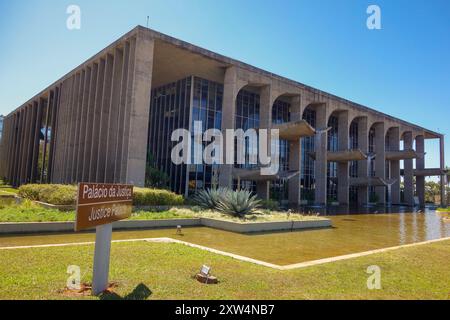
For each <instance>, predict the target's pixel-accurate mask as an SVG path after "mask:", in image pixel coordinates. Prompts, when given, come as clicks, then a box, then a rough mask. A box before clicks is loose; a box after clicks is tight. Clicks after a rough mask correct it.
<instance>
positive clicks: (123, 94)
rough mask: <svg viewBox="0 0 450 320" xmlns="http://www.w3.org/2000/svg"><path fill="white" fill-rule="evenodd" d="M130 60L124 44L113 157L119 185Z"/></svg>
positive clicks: (121, 180)
mask: <svg viewBox="0 0 450 320" xmlns="http://www.w3.org/2000/svg"><path fill="white" fill-rule="evenodd" d="M129 60H130V43H129V42H126V43H125V45H124V49H123V63H122V79H121V83H120V95H119V97H120V102H119V103H120V105H119V115H118V117H117V132H116V135H117V137H116V141H117V143H116V154H115V156H114V159H115V161H114V182H115V183H120V182H124V181H125V176H124V175H123V174H122V164H121V162H122V152H123V144H124V140H125V139H124V134H123V133H124V128H125V124H124V119H125V112H126V99H127V90H128V70H129Z"/></svg>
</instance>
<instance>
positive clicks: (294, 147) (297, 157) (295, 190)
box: [288, 96, 302, 205]
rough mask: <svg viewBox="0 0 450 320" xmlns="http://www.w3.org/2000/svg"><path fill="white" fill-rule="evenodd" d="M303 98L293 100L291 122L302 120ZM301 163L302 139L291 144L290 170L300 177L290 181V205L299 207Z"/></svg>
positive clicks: (298, 97)
mask: <svg viewBox="0 0 450 320" xmlns="http://www.w3.org/2000/svg"><path fill="white" fill-rule="evenodd" d="M301 109H302V108H301V97H300V96H297V97H294V98H292V99H291V110H290V112H291V121H298V120H301V119H302V112H301V111H302V110H301ZM301 163H302V142H301V138H300V139H298V141H295V142H290V144H289V170H296V171H298V172H299V174H298V176H295V177H293V178H292V179H290V180H289V181H288V198H289V203H290V204H294V205H299V204H300V203H301V192H300V190H301V188H300V184H301Z"/></svg>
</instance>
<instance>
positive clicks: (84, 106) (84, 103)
mask: <svg viewBox="0 0 450 320" xmlns="http://www.w3.org/2000/svg"><path fill="white" fill-rule="evenodd" d="M92 73H93V72H92V68H91V67H90V66H88V67H86V69H85V80H84V86H83V95H82V96H83V98H82V100H81V108H80V114H79V119H80V123H79V125H78V134H77V140H76V149H75V150H76V153H77V154H76V157H75V161H76V174H75V179H76V180H75V181H76V182H84V181H83V170H84V151H85V148H84V147H85V142H86V135H87V130H86V124H87V123H88V108H89V96H90V90H91V82H92Z"/></svg>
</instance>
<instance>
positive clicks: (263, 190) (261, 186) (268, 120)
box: [256, 85, 274, 200]
mask: <svg viewBox="0 0 450 320" xmlns="http://www.w3.org/2000/svg"><path fill="white" fill-rule="evenodd" d="M273 101H274V99H273V97H272V89H271V86H270V85H267V86H264V87H263V88H262V89H261V92H260V101H259V104H260V115H259V127H260V128H261V129H267V134H268V135H269V136H268V137H267V151H268V153H269V154H270V152H271V139H270V132H269V130H270V128H271V127H272V106H273ZM256 193H257V194H258V196H259V198H261V199H264V200H269V199H270V181H267V180H266V181H259V182H257V183H256Z"/></svg>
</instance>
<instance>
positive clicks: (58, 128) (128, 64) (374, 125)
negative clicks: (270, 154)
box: [0, 27, 445, 205]
mask: <svg viewBox="0 0 450 320" xmlns="http://www.w3.org/2000/svg"><path fill="white" fill-rule="evenodd" d="M189 77H191V78H189ZM194 77H200V78H202V79H207V80H208V81H214V82H215V83H217V84H218V85H220V87H221V94H222V91H223V94H222V95H221V111H220V112H221V122H220V128H221V130H222V131H223V130H225V129H234V128H235V127H236V117H237V116H238V115H237V109H236V105H237V99H238V97H239V94H240V93H242V92H243V91H245V90H247V91H248V92H250V93H252V94H255V95H257V98H258V99H259V100H258V107H259V114H258V120H259V126H258V128H257V129H270V128H272V127H274V124H275V122H274V121H275V119H273V106H274V105H275V103H276V102H277V101H280V100H282V101H283V103H285V104H286V105H289V117H288V120H285V122H286V124H288V125H292V134H291V135H286V139H287V141H288V145H289V156H288V160H287V162H288V167H289V171H294V172H297V173H298V174H296V175H295V174H294V175H289V179H287V180H288V181H287V182H286V183H287V186H288V187H287V189H288V191H287V195H286V198H287V200H288V201H289V202H290V203H294V204H295V203H301V202H302V199H304V197H305V195H302V190H304V191H305V192H306V191H308V190H310V191H312V192H311V198H313V199H312V200H311V201H312V202H314V203H315V204H318V205H325V204H327V203H328V202H329V201H330V199H333V200H334V201H338V202H339V203H341V204H349V202H350V198H352V199H353V196H352V197H351V196H350V192H354V193H355V197H357V202H358V203H359V204H365V203H368V202H370V201H371V199H372V198H377V199H378V202H379V203H381V204H386V203H391V204H400V203H405V204H408V205H414V203H415V197H417V198H418V200H419V202H420V204H421V205H423V204H424V201H425V197H424V188H425V186H424V181H425V180H424V179H425V176H427V175H437V176H440V177H441V180H442V183H443V185H444V183H445V172H444V165H445V161H444V137H443V136H442V135H441V134H439V133H436V132H433V131H430V130H427V129H425V128H422V127H420V126H417V125H414V124H411V123H408V122H406V121H404V120H401V119H397V118H394V117H391V116H389V115H386V114H384V113H381V112H378V111H376V110H374V109H370V108H368V107H365V106H362V105H359V104H356V103H353V102H351V101H348V100H345V99H343V98H340V97H337V96H334V95H331V94H329V93H326V92H323V91H321V90H318V89H315V88H312V87H309V86H306V85H304V84H301V83H298V82H295V81H292V80H289V79H286V78H283V77H280V76H277V75H274V74H272V73H269V72H266V71H264V70H261V69H258V68H255V67H253V66H250V65H248V64H245V63H242V62H239V61H236V60H233V59H230V58H227V57H224V56H221V55H219V54H216V53H213V52H211V51H208V50H205V49H202V48H199V47H196V46H194V45H192V44H189V43H186V42H183V41H181V40H178V39H175V38H172V37H169V36H167V35H164V34H161V33H159V32H156V31H153V30H150V29H146V28H143V27H136V28H135V29H133V30H132V31H130V32H129V33H127V34H126V35H124V36H123V37H121V38H120V39H119V40H117V41H116V42H114V43H113V44H111V45H110V46H108V47H107V48H106V49H104V50H102V51H101V52H100V53H98V54H97V55H95V56H94V57H92V58H90V59H89V60H87V61H86V62H85V63H83V64H82V65H80V66H79V67H77V68H76V69H75V70H73V71H71V72H69V73H68V74H67V75H65V76H64V77H63V78H62V79H60V80H58V81H56V82H55V83H54V84H52V85H51V86H49V87H48V88H46V89H45V90H43V91H42V92H40V93H39V94H38V95H36V96H35V97H33V98H32V99H30V100H29V101H27V102H26V103H25V104H23V105H22V106H20V107H19V108H17V109H16V110H15V111H13V112H12V113H10V114H9V115H7V116H6V117H5V119H4V125H3V132H2V134H3V139H2V142H1V146H0V148H1V149H0V150H1V152H0V175H1V176H2V177H4V178H5V179H6V180H7V181H9V182H10V183H12V184H13V185H15V186H18V185H21V184H25V183H31V182H41V183H45V182H52V183H76V182H82V181H83V182H106V183H108V182H110V183H113V182H121V183H132V184H135V185H137V186H143V185H144V184H145V171H146V165H147V161H148V155H147V151H148V143H149V141H150V140H149V132H151V130H152V129H153V128H152V125H151V124H152V119H153V118H152V117H153V116H152V107H151V106H152V103H153V102H152V96H151V93H152V89H154V88H159V87H161V86H163V85H166V84H169V83H174V82H175V81H178V80H180V79H185V78H187V79H192V81H194V80H195V79H194ZM189 81H191V80H189ZM189 83H190V82H189ZM191 90H192V92H193V90H194V89H193V88H191ZM153 98H154V97H153ZM191 100H192V101H191V102H190V103H191V109H192V104H194V103H195V101H194V99H193V97H192V95H191ZM174 110H175V109H174ZM307 110H308V112H309V114H313V115H314V122H315V123H314V125H312V124H311V121H309V120H308V119H306V118H305V114H306V112H307ZM174 112H175V111H174ZM169 113H170V112H169ZM169 113H168V114H169ZM170 119H172V118H170ZM170 119H169V120H170ZM169 120H168V121H169ZM188 120H189V121H191V120H192V111H191V115H190V116H189V119H188ZM332 120H333V121H332ZM174 123H175V121H173V123H172V124H173V125H174ZM305 123H308V124H309V125H311V126H312V127H313V129H314V132H315V136H314V137H312V136H311V134H307V133H304V132H306V131H302V130H301V128H303V127H304V126H305ZM330 123H331V124H332V126H330ZM352 124H355V125H357V130H355V132H357V134H356V133H355V135H354V136H350V133H349V132H350V127H351V125H352ZM331 127H332V128H334V129H331V130H330V128H331ZM305 139H310V140H308V141H311V144H310V145H308V144H306V143H305V141H306V140H305ZM311 139H312V140H311ZM426 139H439V140H440V154H441V159H440V160H441V166H440V168H426V167H425V160H424V150H425V149H424V147H425V140H426ZM350 141H354V143H353V145H357V148H356V149H357V151H358V152H359V154H362V155H364V157H363V158H361V157H358V156H357V154H358V153H355V152H353V153H352V152H347V151H356V150H350V149H355V148H350ZM401 141H402V142H403V148H400V146H401ZM161 143H162V142H161ZM311 146H313V147H311ZM311 151H313V153H314V157H315V159H314V160H313V161H312V160H311V161H310V160H309V159H307V160H305V158H307V157H308V154H307V152H309V153H310V152H311ZM411 151H415V152H414V154H415V156H411V155H410V154H411ZM408 152H409V153H408ZM388 154H390V155H391V157H390V158H389V157H388ZM392 154H393V156H392ZM223 156H224V158H225V157H226V156H227V155H226V154H224V155H223ZM367 157H369V158H371V157H373V160H370V159H369V160H367ZM331 159H334V160H332V161H331ZM414 160H415V161H414ZM310 162H311V163H313V165H312V166H311V168H309V167H308V170H309V169H311V172H309V171H308V173H306V169H305V168H302V164H305V163H310ZM352 162H353V163H354V164H356V163H357V165H356V166H353V168H355V171H356V172H355V173H353V176H352V177H350V175H351V173H350V163H352ZM414 162H415V164H416V167H415V168H414ZM402 165H403V168H404V170H403V171H402V170H400V168H401V166H402ZM312 167H313V168H312ZM164 170H169V169H168V168H165V169H164ZM234 171H235V168H233V166H231V165H221V166H220V168H219V177H218V181H219V182H218V184H219V185H221V186H227V187H233V184H234V183H235V181H234V180H235V179H233V172H234ZM330 171H331V172H334V171H336V172H335V175H334V174H332V173H331V174H330ZM170 172H172V171H170ZM174 172H176V171H174ZM402 173H403V175H402ZM306 174H309V175H310V176H311V179H310V183H309V185H308V188H309V189H308V190H307V188H306V187H305V186H306V182H305V181H306V178H305V175H306ZM183 179H186V186H188V185H189V183H190V180H189V179H190V178H189V174H186V175H183ZM278 179H281V178H280V177H278ZM402 179H403V183H404V188H403V191H401V189H400V185H401V180H402ZM254 180H255V181H256V183H255V185H256V191H257V192H258V193H259V195H260V196H261V197H262V198H270V196H271V190H272V189H271V186H273V183H272V182H271V181H270V179H266V180H264V178H261V179H256V178H255V179H254ZM277 181H278V180H277ZM311 181H312V182H311ZM280 185H281V184H280ZM330 190H334V191H333V192H330ZM351 190H356V191H351ZM402 195H403V196H402ZM442 195H443V196H442V201H443V203H444V201H445V197H444V189H442Z"/></svg>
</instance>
